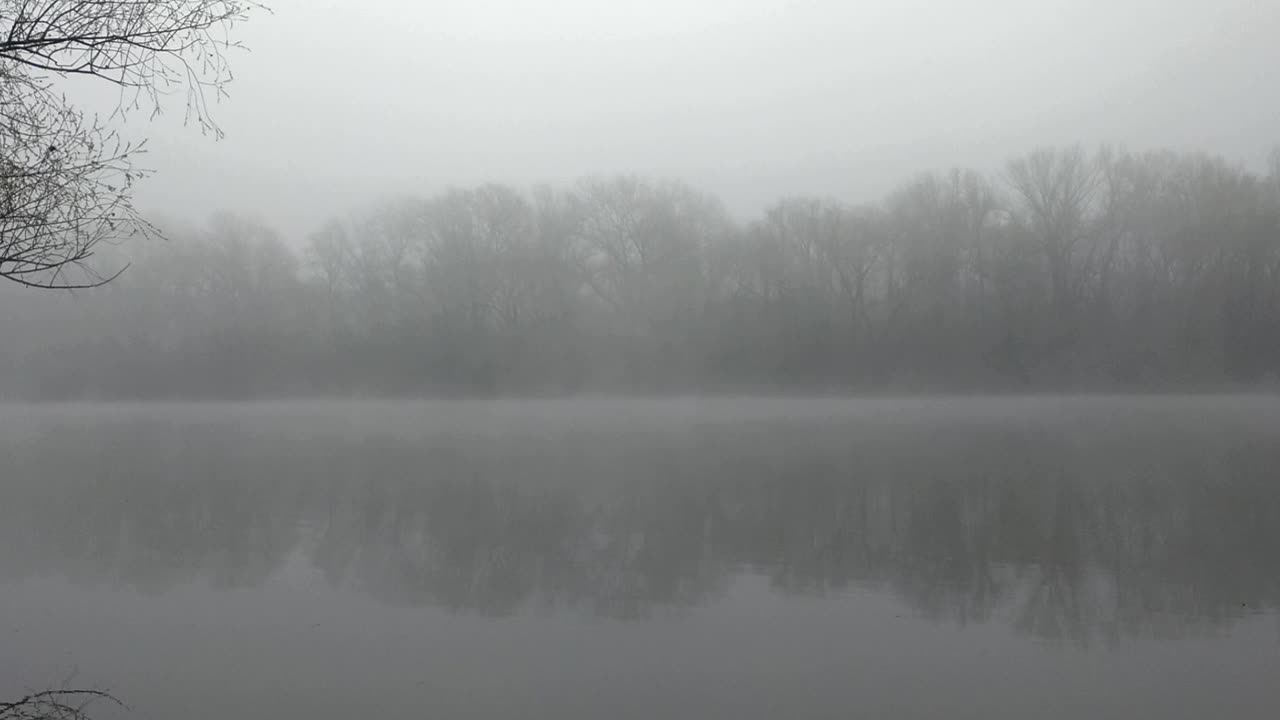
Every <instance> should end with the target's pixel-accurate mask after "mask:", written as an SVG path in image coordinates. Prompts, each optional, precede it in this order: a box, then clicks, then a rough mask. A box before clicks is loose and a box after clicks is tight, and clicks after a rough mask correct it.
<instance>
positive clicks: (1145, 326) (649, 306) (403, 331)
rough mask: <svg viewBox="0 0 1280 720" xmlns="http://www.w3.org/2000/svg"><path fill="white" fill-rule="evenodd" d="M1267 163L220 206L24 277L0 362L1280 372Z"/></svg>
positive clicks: (141, 392)
mask: <svg viewBox="0 0 1280 720" xmlns="http://www.w3.org/2000/svg"><path fill="white" fill-rule="evenodd" d="M1269 168H1270V169H1269V171H1268V172H1267V173H1266V174H1258V173H1254V172H1251V171H1249V170H1247V169H1244V168H1241V167H1238V166H1234V165H1232V164H1229V163H1227V162H1226V161H1224V160H1222V159H1220V158H1216V157H1211V156H1207V155H1203V154H1185V153H1177V152H1172V151H1160V152H1145V153H1134V152H1126V151H1119V150H1113V149H1107V148H1104V149H1101V150H1098V151H1096V152H1086V151H1084V150H1082V149H1080V148H1078V147H1076V148H1065V149H1044V150H1037V151H1034V152H1031V153H1028V154H1025V155H1023V156H1021V157H1018V158H1015V159H1014V160H1012V161H1010V162H1009V163H1008V164H1007V165H1006V166H1005V167H1004V168H1003V169H1002V170H1001V171H1000V172H997V173H993V174H991V175H984V174H981V173H978V172H973V171H966V170H953V171H950V172H941V173H935V174H927V175H922V176H919V177H917V178H916V179H914V180H912V181H910V182H908V183H906V184H905V185H903V186H901V187H900V188H899V189H898V190H897V191H895V192H893V193H891V194H890V195H889V196H888V197H887V198H886V199H885V200H884V201H883V202H881V203H879V204H873V205H850V204H845V203H842V202H839V201H836V200H832V199H824V198H815V197H791V198H787V199H783V200H780V201H778V202H777V203H775V204H774V205H773V206H772V207H770V208H768V209H767V210H766V211H765V213H764V214H763V217H760V218H759V219H756V220H753V221H751V222H749V223H746V224H740V223H736V222H735V221H734V220H733V219H732V218H731V217H730V216H729V214H728V213H727V212H726V210H725V208H724V206H723V205H722V203H721V202H720V201H719V200H718V199H716V198H715V197H713V196H711V195H708V194H706V193H703V192H700V191H698V190H696V189H693V188H691V187H688V186H686V185H683V184H681V183H679V182H674V181H656V180H649V179H644V178H638V177H628V176H624V177H614V178H588V179H585V180H582V181H580V182H578V183H577V184H574V185H572V186H570V187H567V188H553V187H537V188H534V189H533V190H531V191H528V192H523V191H519V190H516V189H513V188H510V187H506V186H502V185H495V184H490V185H483V186H480V187H476V188H471V189H452V190H448V191H445V192H442V193H440V194H437V195H434V196H432V197H426V198H412V197H410V198H402V199H398V200H394V201H388V202H385V203H382V204H380V205H377V206H375V207H371V208H368V209H366V210H364V211H363V212H359V213H357V214H354V215H351V216H342V217H336V218H334V219H331V220H329V221H327V222H324V223H323V224H322V225H321V226H320V228H319V229H318V230H316V231H315V232H314V233H312V234H311V235H310V236H309V237H308V238H307V239H306V241H305V243H302V244H300V245H301V246H300V247H293V246H291V244H290V243H288V242H286V241H285V240H284V239H283V238H282V237H281V236H279V235H278V234H277V233H275V232H274V231H272V230H271V229H270V228H268V227H266V226H264V225H262V224H260V223H258V222H255V221H253V220H249V219H246V218H243V217H238V216H234V215H230V214H223V215H218V216H216V217H214V218H213V219H212V220H211V221H210V222H209V223H208V224H207V226H206V227H203V228H200V229H189V230H179V229H171V228H170V229H169V230H168V233H169V235H170V236H171V237H170V239H169V240H168V241H165V242H156V241H149V242H145V243H135V244H133V245H129V246H123V247H120V248H117V249H116V254H117V255H118V257H100V260H101V261H102V262H104V263H112V262H116V263H123V262H125V261H128V262H129V263H130V267H129V269H128V271H127V272H125V273H124V274H123V275H121V276H120V277H119V278H118V279H117V280H116V281H115V282H112V283H110V284H109V285H107V286H106V287H103V288H97V289H93V290H88V291H81V292H77V293H75V294H71V295H64V296H61V297H58V298H51V297H50V296H48V295H37V294H32V293H30V292H28V291H24V290H20V289H13V288H6V291H7V292H6V295H5V297H4V301H3V302H4V308H5V312H4V313H3V315H0V332H2V333H3V335H0V336H2V337H4V338H5V340H4V342H3V346H2V347H0V375H2V376H3V378H4V380H3V381H2V382H3V389H4V391H5V392H6V393H7V394H9V395H27V396H37V397H95V396H144V397H145V396H165V395H191V396H215V395H216V396H252V395H290V394H310V393H316V394H332V393H345V392H362V393H373V394H446V393H455V392H458V393H475V392H479V393H490V392H508V393H526V392H533V393H538V392H552V393H559V392H572V391H588V390H619V389H626V390H637V391H641V390H642V391H681V390H689V389H710V390H733V389H741V388H746V387H791V388H813V389H831V388H837V387H846V388H850V389H879V388H893V389H938V388H951V389H962V388H970V389H976V388H989V389H1016V388H1044V389H1051V388H1055V389H1069V388H1082V387H1090V388H1111V387H1149V388H1160V387H1173V386H1177V387H1224V386H1241V385H1246V384H1256V383H1260V382H1262V383H1266V382H1274V380H1275V378H1276V377H1277V375H1280V153H1277V154H1274V155H1273V156H1272V158H1271V159H1270V165H1269ZM99 255H100V256H102V255H103V253H99ZM106 271H108V272H109V271H110V269H109V268H108V269H107V270H106Z"/></svg>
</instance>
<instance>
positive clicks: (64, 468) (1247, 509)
mask: <svg viewBox="0 0 1280 720" xmlns="http://www.w3.org/2000/svg"><path fill="white" fill-rule="evenodd" d="M97 432H98V433H99V434H101V430H100V429H99V430H98V431H97ZM926 435H927V437H926ZM66 439H67V438H66V437H65V436H61V437H60V438H59V439H58V440H57V441H55V440H53V439H51V440H49V441H48V443H49V444H48V445H45V444H42V443H43V442H44V441H41V442H35V443H31V444H26V445H23V446H21V447H19V448H17V449H16V450H14V452H16V462H15V463H13V464H12V465H11V466H10V468H11V470H10V472H11V478H12V481H11V482H9V483H8V484H7V485H6V486H5V488H4V490H3V493H4V496H5V502H3V503H0V541H3V547H4V549H3V550H0V573H3V574H4V575H7V576H15V575H24V574H30V573H38V572H47V571H48V570H50V569H54V570H57V571H61V572H65V573H67V574H68V575H70V576H72V577H74V578H77V579H83V580H101V579H106V580H112V581H120V582H125V583H129V584H133V585H137V586H140V587H144V588H154V589H161V588H164V587H166V586H167V585H170V584H172V583H176V582H180V581H183V580H189V579H192V578H203V579H207V580H209V581H212V582H213V583H214V584H215V585H218V586H252V585H255V584H258V583H261V582H263V581H264V580H265V579H266V578H267V577H269V576H271V575H272V574H273V573H274V572H276V571H277V570H278V569H279V568H280V567H281V566H282V564H283V563H284V561H285V560H286V559H287V557H288V556H289V555H290V553H292V552H302V553H303V554H304V556H305V557H307V558H309V560H310V562H311V563H313V564H314V566H315V567H317V568H318V569H319V570H320V571H322V573H323V575H324V576H325V577H326V578H327V579H328V581H329V582H330V583H332V584H334V585H335V586H343V587H350V588H355V589H358V590H360V591H362V592H367V593H370V594H372V595H374V596H376V597H378V598H380V599H382V600H385V601H388V602H394V603H398V604H406V605H432V606H440V607H445V608H451V609H455V610H470V611H476V612H481V613H484V614H495V615H500V614H508V613H513V612H518V611H521V610H523V609H526V608H530V607H577V608H583V609H586V610H587V611H589V612H592V613H595V614H599V615H602V616H608V617H618V618H636V617H644V616H645V615H647V614H649V613H650V612H651V611H652V610H653V609H655V608H657V607H663V606H668V607H684V606H689V605H693V604H699V603H703V602H707V601H709V600H711V599H713V598H715V597H716V596H717V594H718V593H721V592H723V591H724V590H725V588H727V587H728V581H729V579H730V578H731V577H732V575H733V574H734V573H736V572H742V571H749V572H755V573H763V574H766V575H768V577H769V578H770V579H771V581H772V583H773V585H774V587H775V588H777V589H778V590H779V591H780V592H785V593H828V592H839V591H843V590H845V589H849V588H858V587H871V588H880V589H883V590H886V591H890V592H892V593H894V594H895V595H897V596H898V597H899V598H901V600H902V601H903V602H904V603H905V604H907V605H909V606H910V607H911V608H912V609H913V610H914V611H915V612H917V613H919V614H920V615H922V616H925V617H930V618H936V619H943V620H950V621H955V622H959V623H970V622H987V621H992V620H997V621H1001V622H1009V623H1011V624H1012V625H1013V626H1014V627H1015V628H1017V629H1018V630H1019V631H1021V632H1025V633H1028V634H1030V635H1033V636H1036V637H1041V638H1046V639H1054V640H1063V641H1071V642H1089V641H1091V640H1093V639H1095V638H1101V639H1111V640H1114V639H1117V638H1121V637H1125V636H1132V635H1164V634H1173V633H1179V632H1185V631H1186V630H1187V629H1188V628H1191V627H1194V626H1196V625H1205V626H1212V625H1217V624H1223V623H1226V622H1230V621H1232V620H1234V619H1237V618H1240V617H1243V616H1246V615H1248V614H1251V613H1254V612H1258V611H1261V610H1274V609H1275V608H1276V607H1277V605H1280V487H1277V486H1275V485H1274V484H1273V483H1272V482H1271V474H1272V472H1273V471H1272V468H1274V467H1276V466H1278V465H1277V464H1276V463H1277V461H1280V445H1278V444H1275V443H1272V442H1271V440H1272V438H1260V437H1255V438H1252V439H1250V437H1247V436H1241V435H1239V434H1238V433H1237V435H1235V436H1234V437H1233V438H1231V439H1223V438H1220V437H1215V436H1213V435H1211V434H1206V435H1203V436H1198V438H1197V439H1195V440H1194V441H1193V440H1190V439H1188V438H1186V437H1165V436H1163V435H1162V434H1161V433H1158V432H1149V433H1146V434H1141V433H1139V434H1138V435H1137V436H1136V437H1129V438H1126V439H1125V440H1124V441H1123V442H1119V441H1117V442H1105V441H1100V440H1096V439H1088V438H1085V439H1084V440H1082V439H1081V438H1080V437H1074V438H1072V437H1065V438H1064V437H1059V436H1057V435H1054V434H1050V433H1043V432H1040V433H1036V432H1031V431H1011V430H1008V429H1004V430H996V429H978V430H965V431H958V430H951V431H948V432H947V433H943V434H938V433H928V434H926V433H923V431H919V432H913V431H904V430H902V429H899V430H897V431H895V434H894V435H893V437H888V436H887V435H886V434H884V433H882V434H881V435H880V436H869V437H863V436H860V435H852V434H843V433H839V432H835V431H832V430H829V429H822V428H818V429H815V428H797V429H793V430H787V431H783V432H779V431H777V429H776V428H774V429H771V430H770V431H769V432H763V431H762V430H761V429H759V428H755V429H752V428H744V427H733V426H726V427H725V428H724V429H723V430H716V429H705V428H704V429H702V430H701V431H700V432H699V433H695V434H693V435H690V434H688V433H685V434H683V435H682V434H680V433H669V434H665V435H663V434H654V435H651V436H647V437H646V438H645V439H644V442H637V441H636V440H635V439H634V438H633V439H631V440H626V439H613V440H600V439H599V438H597V440H596V441H595V442H594V444H590V443H587V444H585V445H589V446H590V449H591V451H590V452H581V449H582V448H583V447H584V443H583V441H582V439H581V438H571V437H563V438H544V439H541V440H537V441H528V442H524V443H523V444H521V443H510V444H508V445H506V446H501V447H500V446H491V445H488V444H486V443H485V442H483V441H482V440H479V439H474V438H473V439H458V438H452V439H449V438H431V439H429V440H428V441H426V442H417V443H412V442H406V441H403V440H396V439H394V438H390V437H386V438H375V439H370V438H364V439H360V440H342V439H339V438H333V437H326V438H323V439H321V440H314V439H307V438H305V437H297V438H294V439H292V440H290V439H288V438H270V437H263V436H261V435H260V434H251V433H238V432H234V431H233V430H231V429H229V428H228V427H226V426H209V427H199V428H192V427H187V428H181V429H165V428H160V427H155V428H149V429H145V430H138V431H134V432H132V433H125V432H118V433H115V434H110V435H109V436H108V437H107V438H106V439H105V440H99V441H97V442H95V443H92V444H90V443H88V442H71V443H66V442H64V441H65V440H66ZM78 440H85V438H79V439H78ZM68 447H70V448H73V449H72V450H68V449H67V448H68ZM11 449H12V448H11Z"/></svg>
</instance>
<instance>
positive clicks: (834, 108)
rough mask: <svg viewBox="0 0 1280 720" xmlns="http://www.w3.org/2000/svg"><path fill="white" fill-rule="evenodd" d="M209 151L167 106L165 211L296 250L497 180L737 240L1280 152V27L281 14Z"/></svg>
mask: <svg viewBox="0 0 1280 720" xmlns="http://www.w3.org/2000/svg"><path fill="white" fill-rule="evenodd" d="M270 5H271V7H272V9H273V10H274V14H273V15H270V16H267V15H260V16H255V17H254V18H253V19H252V21H251V22H249V23H246V24H244V25H241V26H238V27H237V28H236V30H235V32H236V35H237V37H238V38H240V39H242V40H243V42H244V43H245V44H246V45H247V46H248V47H249V48H250V50H251V52H247V53H241V54H237V55H234V56H233V58H232V59H233V62H234V69H235V75H236V79H235V82H234V83H233V85H232V86H231V88H230V96H229V97H228V98H227V99H226V100H225V101H223V102H222V103H220V104H219V105H218V107H217V108H216V115H217V119H218V121H219V123H220V124H221V125H222V126H223V128H224V129H225V131H226V138H225V139H224V140H223V141H221V142H218V143H213V142H200V141H199V140H198V139H196V138H194V137H193V135H192V133H191V132H190V131H189V129H184V128H182V127H181V122H180V121H181V113H180V112H178V109H175V108H171V109H170V112H169V113H168V116H167V117H166V118H165V119H164V120H162V121H160V122H159V123H157V124H153V125H142V126H141V127H137V128H132V129H131V130H130V132H135V133H136V134H143V133H145V134H149V135H150V136H151V137H152V142H151V146H150V153H149V155H148V157H147V159H146V164H147V165H150V166H152V167H154V168H155V169H157V170H158V171H159V172H158V173H157V175H156V177H155V178H154V179H152V180H150V181H148V182H147V183H146V184H145V185H144V186H143V187H141V188H140V190H139V202H140V204H141V206H143V207H144V208H145V209H148V210H151V211H154V212H160V213H169V214H176V215H178V216H180V217H183V218H187V219H189V220H193V221H195V220H200V219H203V218H204V217H206V216H208V215H209V214H210V213H212V212H215V211H221V210H228V211H235V212H241V213H246V214H249V215H252V216H255V217H258V218H259V219H261V220H263V221H265V222H266V223H268V224H270V225H272V226H274V227H276V228H278V229H279V230H280V231H281V232H282V233H283V235H284V236H285V239H286V241H287V242H290V243H300V242H301V241H302V240H303V239H304V237H305V235H306V234H307V233H309V232H311V231H313V230H315V228H316V225H317V219H318V218H319V217H322V216H325V215H327V214H329V213H330V212H332V211H333V210H334V209H335V208H352V209H353V208H358V207H362V206H365V205H368V204H370V203H372V202H375V201H377V200H378V199H380V198H382V197H383V196H385V195H388V194H401V193H413V194H432V193H435V192H438V191H440V190H442V189H444V188H446V187H448V186H451V185H464V186H465V185H473V184H478V183H483V182H489V181H497V182H505V183H511V184H514V185H517V186H526V185H529V184H532V183H535V182H543V181H546V182H553V183H565V182H569V181H572V180H574V179H576V178H577V177H579V176H582V175H587V174H604V175H609V174H616V173H640V174H644V175H649V176H655V177H661V178H679V179H681V180H684V181H686V182H688V183H689V184H691V185H694V186H696V187H700V188H703V189H705V190H707V191H708V192H711V193H714V194H716V195H718V196H720V197H721V198H723V199H724V201H725V204H726V206H727V208H728V209H729V211H730V212H731V213H732V214H733V215H734V217H735V218H736V219H739V220H745V219H747V218H749V217H751V216H754V215H757V214H759V213H760V212H762V211H763V209H764V208H765V207H766V206H767V205H768V204H769V203H770V202H772V201H773V200H774V199H776V198H777V197H780V196H784V195H792V194H817V195H832V196H835V197H838V198H840V199H842V200H847V201H851V202H873V201H876V200H878V199H879V198H880V197H882V196H883V195H884V194H885V193H887V192H889V191H890V190H892V189H893V188H894V187H895V186H896V185H897V184H898V183H899V182H901V181H902V179H903V178H906V177H909V176H911V175H912V174H914V173H917V172H922V171H926V170H936V169H945V168H950V167H953V166H965V167H974V168H975V169H978V170H980V171H993V170H998V169H999V168H1000V166H1001V164H1002V163H1003V162H1004V160H1005V159H1006V158H1007V157H1009V156H1012V155H1014V154H1016V153H1020V152H1024V151H1027V150H1030V149H1033V148H1035V147H1039V146H1041V145H1066V144H1073V143H1077V142H1079V143H1083V144H1085V145H1086V146H1094V145H1097V144H1099V143H1111V144H1116V145H1121V146H1126V147H1129V148H1131V149H1134V150H1147V149H1154V148H1162V147H1170V148H1173V149H1175V150H1201V151H1206V152H1210V153H1213V154H1221V155H1223V156H1224V157H1225V158H1226V159H1227V160H1228V161H1229V162H1231V163H1246V164H1248V165H1250V166H1251V167H1252V169H1254V170H1261V169H1262V167H1261V163H1262V162H1263V161H1264V160H1265V157H1266V152H1267V151H1268V149H1269V148H1270V147H1271V146H1272V145H1273V144H1275V143H1276V142H1277V141H1278V138H1277V135H1276V131H1275V128H1276V126H1277V123H1278V122H1280V97H1278V95H1277V93H1276V92H1274V90H1272V89H1271V85H1272V84H1273V83H1272V82H1271V80H1272V79H1271V78H1270V77H1269V72H1270V68H1274V67H1276V66H1277V65H1280V49H1277V47H1276V44H1275V41H1274V40H1275V38H1276V37H1277V36H1278V35H1280V6H1277V5H1276V4H1275V3H1269V2H1257V1H1246V0H1225V1H1224V2H1213V3H1205V2H1197V1H1196V0H1172V1H1170V0H1121V1H1119V2H1101V1H1093V0H1089V1H1084V2H1082V1H1078V0H1077V1H1069V0H1049V1H1048V2H1037V3H1024V2H1016V1H1015V0H975V1H972V2H963V3H961V2H949V3H927V2H840V1H835V0H808V1H800V2H796V1H788V2H784V1H782V0H739V1H733V2H731V1H730V0H697V1H696V2H677V1H676V0H648V1H645V2H640V1H632V0H625V1H623V2H610V3H608V4H604V5H602V4H600V3H595V2H588V1H586V0H550V1H548V2H540V3H526V2H518V1H516V0H496V1H495V0H476V1H474V2H465V3H463V2H457V3H445V2H416V1H413V0H402V1H397V0H366V1H364V2H361V3H359V5H358V6H357V5H353V4H351V3H347V2H338V1H337V0H276V1H275V2H272V3H270Z"/></svg>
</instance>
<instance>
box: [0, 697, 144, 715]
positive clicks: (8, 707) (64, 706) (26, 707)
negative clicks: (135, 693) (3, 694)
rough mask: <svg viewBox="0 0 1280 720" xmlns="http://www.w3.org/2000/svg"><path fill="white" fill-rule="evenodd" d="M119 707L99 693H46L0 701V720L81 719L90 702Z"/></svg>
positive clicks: (112, 699) (117, 702)
mask: <svg viewBox="0 0 1280 720" xmlns="http://www.w3.org/2000/svg"><path fill="white" fill-rule="evenodd" d="M102 701H106V702H110V703H114V704H116V705H120V706H121V707H123V705H122V704H121V703H120V701H119V700H116V699H115V698H114V697H112V696H111V695H110V694H108V693H105V692H102V691H100V690H46V691H44V692H38V693H32V694H30V695H27V696H25V697H22V698H19V699H18V700H16V701H14V702H0V720H83V718H86V717H88V716H87V715H86V713H85V711H86V710H87V709H88V707H89V705H90V704H91V703H93V702H102Z"/></svg>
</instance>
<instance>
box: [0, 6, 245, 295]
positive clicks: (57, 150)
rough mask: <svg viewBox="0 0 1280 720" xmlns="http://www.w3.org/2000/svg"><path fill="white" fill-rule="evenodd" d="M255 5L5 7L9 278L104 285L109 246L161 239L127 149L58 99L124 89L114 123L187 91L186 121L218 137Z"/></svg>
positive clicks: (2, 50)
mask: <svg viewBox="0 0 1280 720" xmlns="http://www.w3.org/2000/svg"><path fill="white" fill-rule="evenodd" d="M259 7H261V6H260V5H258V3H256V2H253V1H252V0H0V277H3V278H6V279H8V280H12V281H14V282H17V283H20V284H23V285H30V286H34V287H43V288H75V287H91V286H96V285H101V284H103V283H105V282H108V281H110V280H111V279H113V278H114V277H115V276H116V275H118V274H119V271H116V272H115V273H111V274H105V275H104V274H101V273H99V272H98V271H96V270H95V269H93V268H92V267H91V266H90V265H89V264H88V261H89V260H90V259H91V258H92V257H93V255H94V249H95V248H96V247H97V246H99V245H100V244H102V243H104V242H111V241H114V240H119V239H121V238H124V237H128V236H131V235H136V234H139V233H142V234H149V233H152V232H154V228H153V227H152V226H151V225H149V224H148V223H147V222H146V221H145V220H144V219H143V218H142V217H141V216H140V215H139V214H138V212H137V211H136V210H135V209H134V206H133V186H134V183H135V181H136V180H137V179H138V178H140V177H142V176H143V175H145V174H146V172H145V171H144V170H142V169H139V168H138V167H136V166H135V164H134V160H135V159H136V157H137V155H138V154H139V153H141V152H142V151H143V149H144V147H143V146H144V143H131V142H127V141H125V140H124V139H122V138H121V137H120V135H119V134H118V133H117V132H116V131H115V130H113V129H111V128H110V127H108V125H107V124H106V123H105V122H104V121H103V120H102V119H101V118H99V117H98V116H96V115H89V114H86V113H85V112H84V111H83V110H81V109H80V108H77V107H76V106H75V105H74V104H72V103H71V102H69V101H68V100H67V98H66V96H65V95H64V94H62V93H60V92H59V91H58V83H59V81H61V80H63V79H66V78H69V77H77V76H78V77H87V78H91V79H95V80H100V81H102V82H106V83H110V84H113V85H115V86H117V87H118V88H119V89H120V101H119V104H118V106H117V112H116V113H115V117H120V118H122V117H124V115H126V114H127V112H128V111H130V110H149V111H150V112H151V113H152V114H153V115H154V114H155V113H158V112H159V111H160V108H161V99H162V97H164V96H166V95H170V94H172V93H174V92H175V91H181V90H185V92H186V113H187V120H188V121H190V122H194V123H196V124H198V125H199V127H200V128H201V129H202V130H203V131H205V132H212V133H213V134H214V135H220V134H221V133H220V131H219V129H218V127H217V125H216V124H215V123H214V122H213V120H212V118H211V117H210V114H209V105H210V102H211V101H212V100H216V99H217V98H218V97H220V96H221V95H222V94H223V92H224V91H225V88H226V84H227V83H228V82H229V81H230V79H231V70H230V67H229V65H228V63H227V59H226V52H227V51H228V50H230V49H232V48H235V47H238V45H237V43H236V42H234V41H233V40H231V39H230V31H231V29H232V27H233V26H234V25H235V24H236V23H237V22H239V21H241V20H243V19H245V18H246V17H248V15H249V13H250V12H251V11H252V10H254V9H256V8H259Z"/></svg>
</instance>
